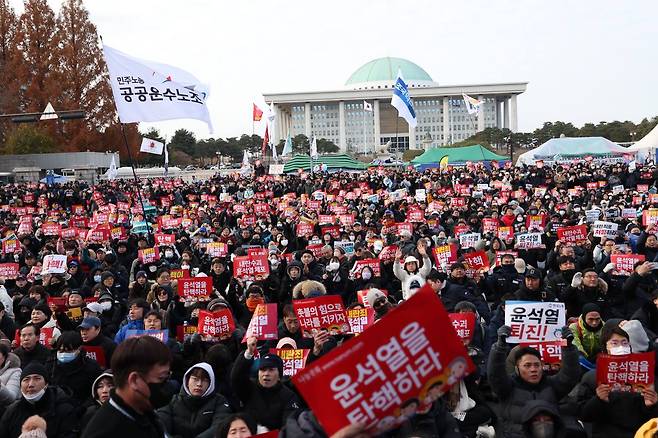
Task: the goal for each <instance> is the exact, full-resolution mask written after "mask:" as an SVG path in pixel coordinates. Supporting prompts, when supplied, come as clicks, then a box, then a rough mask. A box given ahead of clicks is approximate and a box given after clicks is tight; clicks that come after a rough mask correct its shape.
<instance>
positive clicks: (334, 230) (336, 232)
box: [320, 225, 340, 239]
mask: <svg viewBox="0 0 658 438" xmlns="http://www.w3.org/2000/svg"><path fill="white" fill-rule="evenodd" d="M320 232H321V233H322V235H323V236H324V235H325V234H329V235H330V236H331V237H333V238H334V239H338V238H340V227H339V226H337V225H332V226H326V227H320Z"/></svg>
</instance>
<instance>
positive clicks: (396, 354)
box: [293, 285, 474, 435]
mask: <svg viewBox="0 0 658 438" xmlns="http://www.w3.org/2000/svg"><path fill="white" fill-rule="evenodd" d="M418 309H423V311H422V312H419V311H418ZM473 369H474V366H473V363H472V362H471V360H470V358H469V357H468V353H467V352H466V349H465V348H464V345H463V343H462V342H461V340H460V339H459V338H458V337H457V335H456V334H455V333H454V330H453V329H452V327H451V324H450V319H449V318H448V314H447V313H446V311H445V309H444V307H443V305H442V304H441V301H440V299H439V298H438V297H437V296H436V294H435V293H434V292H433V291H432V289H431V287H430V286H428V285H426V286H425V287H423V288H422V289H421V290H420V291H419V292H417V293H416V294H415V295H413V296H412V297H411V298H410V299H409V300H408V301H405V302H404V303H403V304H401V305H400V306H398V307H396V308H395V309H393V310H392V311H390V312H389V313H388V314H387V315H386V317H384V318H382V319H381V320H380V321H379V322H378V323H377V324H375V325H374V326H373V327H372V328H370V329H369V330H366V331H365V332H364V333H363V334H361V335H360V336H357V337H355V338H353V339H351V340H349V341H347V342H344V343H343V344H342V345H341V346H340V347H337V348H335V349H334V350H332V351H331V352H329V353H328V354H326V355H324V356H322V357H321V358H320V359H318V360H316V361H314V362H313V363H311V364H310V365H309V366H308V367H306V368H305V369H304V370H302V371H301V372H299V374H297V375H296V376H295V377H294V378H293V383H294V384H295V387H296V388H298V389H299V391H300V392H301V394H302V395H303V397H304V399H305V400H306V401H307V402H308V404H309V406H310V407H311V409H312V410H313V411H314V412H316V415H317V416H318V419H319V420H320V423H321V424H322V427H323V428H324V430H325V431H326V432H327V434H328V435H332V434H334V433H335V432H336V431H338V430H340V429H341V428H343V427H345V426H347V425H349V424H353V423H359V422H364V423H366V424H367V430H368V432H369V434H371V435H377V434H380V433H382V432H384V431H386V430H388V429H391V428H393V427H396V426H397V425H399V424H401V423H402V422H404V421H406V420H407V418H408V417H409V416H410V415H413V414H414V413H415V412H403V411H402V409H401V406H402V405H403V404H404V403H405V402H407V401H409V400H411V399H416V400H419V401H420V405H421V406H420V407H418V410H420V411H422V409H428V408H429V406H430V405H431V404H432V403H433V402H434V401H436V400H438V398H439V397H441V396H442V395H443V394H445V393H446V392H447V391H448V390H449V388H450V387H451V386H452V385H454V384H456V383H458V382H459V381H460V380H461V379H462V378H463V377H465V376H466V375H467V374H468V373H470V372H471V371H472V370H473ZM382 394H387V396H386V397H382Z"/></svg>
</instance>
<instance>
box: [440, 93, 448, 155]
mask: <svg viewBox="0 0 658 438" xmlns="http://www.w3.org/2000/svg"><path fill="white" fill-rule="evenodd" d="M449 113H450V98H449V97H447V96H446V97H444V98H443V141H442V142H441V145H442V146H444V145H447V144H449V143H448V142H449V141H450V114H449Z"/></svg>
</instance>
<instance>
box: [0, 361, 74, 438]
mask: <svg viewBox="0 0 658 438" xmlns="http://www.w3.org/2000/svg"><path fill="white" fill-rule="evenodd" d="M49 383H50V381H49V378H48V372H47V370H46V368H45V367H44V366H43V365H42V364H39V363H34V362H33V363H30V364H29V365H27V366H26V367H24V368H23V371H22V372H21V381H20V384H21V398H20V399H19V400H18V401H16V402H14V403H13V404H12V405H11V406H9V407H8V408H7V410H6V411H5V412H4V414H3V415H2V418H0V437H3V438H4V437H8V438H12V437H18V436H20V435H21V433H22V431H23V425H24V424H25V422H26V421H27V420H28V419H29V418H30V417H32V416H34V415H38V416H40V417H42V418H43V419H44V420H45V422H46V425H47V431H48V437H56V438H60V437H61V438H68V437H74V436H75V430H77V420H76V418H77V416H76V405H75V404H74V403H73V401H72V400H71V398H70V397H69V396H68V394H67V393H66V392H65V391H64V390H63V389H61V388H59V387H58V386H54V385H53V386H51V385H49ZM29 423H36V422H34V421H33V420H32V421H30V422H29ZM28 436H29V435H28Z"/></svg>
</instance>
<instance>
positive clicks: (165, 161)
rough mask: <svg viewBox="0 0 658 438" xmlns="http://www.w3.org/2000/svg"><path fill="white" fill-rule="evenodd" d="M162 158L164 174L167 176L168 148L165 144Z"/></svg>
mask: <svg viewBox="0 0 658 438" xmlns="http://www.w3.org/2000/svg"><path fill="white" fill-rule="evenodd" d="M164 159H165V160H164V176H167V175H168V174H169V150H168V149H167V145H165V147H164Z"/></svg>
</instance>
